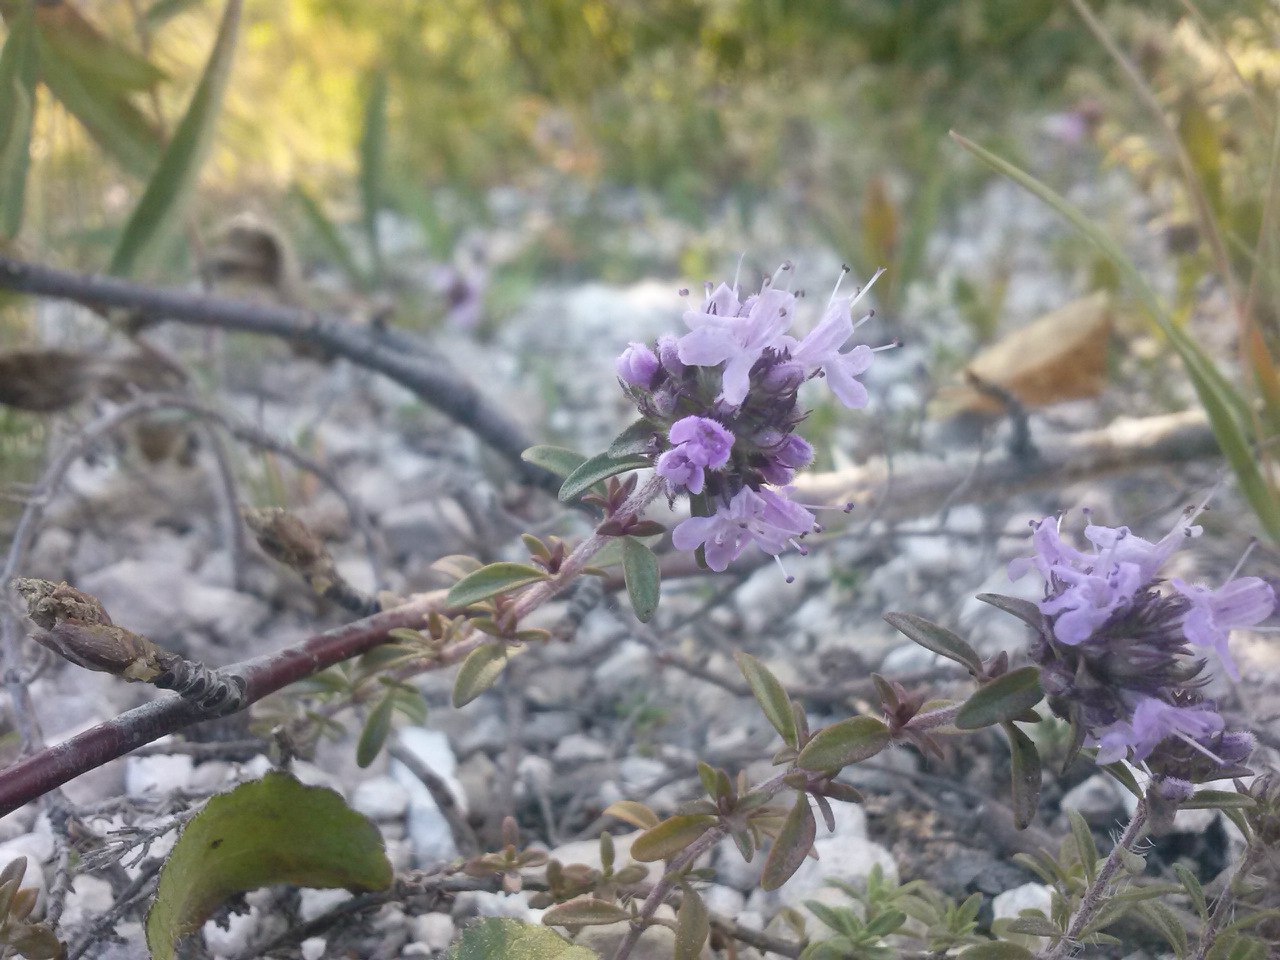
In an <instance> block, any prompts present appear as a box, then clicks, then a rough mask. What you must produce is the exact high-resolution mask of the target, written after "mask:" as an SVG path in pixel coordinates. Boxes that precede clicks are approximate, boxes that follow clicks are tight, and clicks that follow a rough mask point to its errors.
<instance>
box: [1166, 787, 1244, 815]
mask: <svg viewBox="0 0 1280 960" xmlns="http://www.w3.org/2000/svg"><path fill="white" fill-rule="evenodd" d="M1178 806H1179V807H1180V808H1181V809H1183V810H1249V809H1251V808H1253V807H1255V806H1257V802H1256V801H1255V800H1254V799H1253V798H1252V797H1247V796H1245V795H1244V794H1243V793H1236V792H1235V791H1234V790H1197V791H1196V792H1195V793H1193V794H1192V795H1191V796H1190V797H1188V798H1187V799H1186V800H1183V801H1182V803H1180V804H1178Z"/></svg>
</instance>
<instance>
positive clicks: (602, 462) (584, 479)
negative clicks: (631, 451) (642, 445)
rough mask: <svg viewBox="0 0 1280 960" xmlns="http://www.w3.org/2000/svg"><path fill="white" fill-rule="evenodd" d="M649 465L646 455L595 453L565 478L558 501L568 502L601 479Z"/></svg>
mask: <svg viewBox="0 0 1280 960" xmlns="http://www.w3.org/2000/svg"><path fill="white" fill-rule="evenodd" d="M649 465H650V464H649V458H648V457H637V456H626V457H611V456H609V454H607V453H601V454H597V455H596V456H594V457H592V458H591V459H590V460H586V461H584V462H583V463H582V464H581V465H580V466H579V467H578V468H577V469H576V470H574V471H573V473H571V474H569V476H567V477H566V478H565V481H564V484H563V485H562V486H561V487H560V502H561V503H570V502H572V501H574V500H576V499H578V497H580V496H582V495H583V494H584V493H586V492H587V491H588V490H590V489H591V487H592V486H594V485H595V484H597V483H599V482H600V481H601V480H607V479H609V478H610V477H613V476H617V475H618V474H619V473H626V472H628V471H629V470H638V469H640V468H641V467H647V466H649Z"/></svg>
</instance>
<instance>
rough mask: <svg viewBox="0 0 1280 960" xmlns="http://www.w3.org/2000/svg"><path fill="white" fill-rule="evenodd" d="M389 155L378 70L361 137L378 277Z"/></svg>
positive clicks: (363, 188)
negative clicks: (384, 179) (380, 218)
mask: <svg viewBox="0 0 1280 960" xmlns="http://www.w3.org/2000/svg"><path fill="white" fill-rule="evenodd" d="M386 153H387V74H386V73H385V71H382V70H378V71H376V72H375V73H374V74H373V77H372V78H371V79H370V82H369V96H368V98H367V99H366V100H365V104H364V126H363V128H362V130H361V133H360V207H361V213H362V214H363V222H364V232H365V236H366V237H367V238H368V240H369V255H370V256H371V257H372V258H373V272H374V275H375V277H376V276H378V275H380V274H381V272H382V246H381V244H380V243H379V241H378V211H379V210H380V209H381V208H382V189H383V188H382V173H383V167H384V166H385V164H386Z"/></svg>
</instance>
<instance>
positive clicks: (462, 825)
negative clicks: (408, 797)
mask: <svg viewBox="0 0 1280 960" xmlns="http://www.w3.org/2000/svg"><path fill="white" fill-rule="evenodd" d="M387 752H388V753H389V754H390V755H391V759H392V760H395V761H397V762H398V763H401V764H403V765H404V767H405V769H407V770H408V771H409V772H410V773H412V774H413V775H414V776H415V777H417V778H418V779H419V780H420V781H422V785H423V786H424V787H426V788H427V792H428V793H430V794H431V799H432V800H434V801H435V802H436V806H437V807H439V808H440V813H441V814H442V815H443V816H444V819H445V822H446V823H448V824H449V832H450V833H451V834H452V835H453V845H454V846H455V847H457V849H458V853H459V854H461V855H462V856H464V857H473V856H475V855H476V854H477V853H479V852H480V841H479V840H477V839H476V833H475V831H474V830H472V829H471V824H469V823H467V817H466V814H464V813H463V812H462V808H461V807H459V806H458V801H457V800H456V799H455V798H454V796H453V791H452V790H450V789H449V785H448V784H447V783H445V782H444V780H443V779H441V777H440V776H439V774H437V773H436V772H435V771H434V770H432V769H431V768H430V767H428V766H427V765H426V764H425V763H423V762H422V760H421V759H420V758H419V757H418V755H417V754H416V753H414V752H413V751H412V750H410V749H409V748H408V747H406V746H405V745H404V744H403V743H401V742H400V741H399V740H397V741H395V742H394V743H392V744H391V746H390V747H389V748H388V750H387Z"/></svg>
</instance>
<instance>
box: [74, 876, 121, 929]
mask: <svg viewBox="0 0 1280 960" xmlns="http://www.w3.org/2000/svg"><path fill="white" fill-rule="evenodd" d="M115 902H116V897H115V894H114V893H112V891H111V884H109V883H107V881H105V880H100V879H98V878H97V877H91V876H89V875H88V874H86V873H82V874H80V875H79V876H77V877H76V878H75V879H74V880H72V881H71V889H70V890H68V891H67V902H66V905H65V906H64V907H63V908H62V923H63V925H64V926H68V927H74V926H76V925H78V924H81V923H84V922H86V921H88V920H92V919H94V918H95V917H100V916H102V914H104V913H106V912H107V911H108V910H110V909H111V908H112V906H114V905H115Z"/></svg>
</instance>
